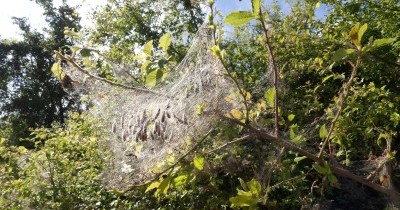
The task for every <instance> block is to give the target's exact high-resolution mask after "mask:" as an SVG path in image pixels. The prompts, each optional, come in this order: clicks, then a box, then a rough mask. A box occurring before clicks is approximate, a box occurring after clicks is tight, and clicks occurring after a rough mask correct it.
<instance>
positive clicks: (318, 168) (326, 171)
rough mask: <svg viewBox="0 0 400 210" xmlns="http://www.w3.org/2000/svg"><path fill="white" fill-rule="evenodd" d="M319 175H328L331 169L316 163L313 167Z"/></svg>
mask: <svg viewBox="0 0 400 210" xmlns="http://www.w3.org/2000/svg"><path fill="white" fill-rule="evenodd" d="M312 167H313V168H314V169H315V170H316V171H317V172H318V173H320V174H322V175H328V174H330V173H329V169H327V168H325V167H322V166H321V165H319V164H318V163H314V164H313V166H312Z"/></svg>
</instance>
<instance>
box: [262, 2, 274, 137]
mask: <svg viewBox="0 0 400 210" xmlns="http://www.w3.org/2000/svg"><path fill="white" fill-rule="evenodd" d="M258 13H259V20H260V22H261V26H262V29H263V32H264V42H265V46H266V47H267V49H268V53H269V55H268V57H269V61H270V64H271V65H272V66H271V67H272V70H273V72H274V88H275V98H274V114H275V125H274V129H275V136H276V137H279V108H278V105H279V104H278V96H279V94H278V93H279V91H278V79H279V78H278V76H279V71H278V68H277V65H276V61H275V56H274V51H273V49H272V46H271V42H270V39H269V36H268V27H267V24H266V23H265V20H264V18H263V12H262V9H261V7H260V9H259V11H258Z"/></svg>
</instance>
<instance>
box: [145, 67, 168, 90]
mask: <svg viewBox="0 0 400 210" xmlns="http://www.w3.org/2000/svg"><path fill="white" fill-rule="evenodd" d="M163 75H164V72H163V71H162V70H161V69H157V70H154V71H151V72H150V73H149V74H148V75H147V76H146V85H147V86H149V87H154V86H156V85H157V84H158V83H159V82H161V80H162V78H163Z"/></svg>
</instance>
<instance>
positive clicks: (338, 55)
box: [332, 48, 355, 62]
mask: <svg viewBox="0 0 400 210" xmlns="http://www.w3.org/2000/svg"><path fill="white" fill-rule="evenodd" d="M354 51H355V50H354V49H343V48H340V49H338V50H336V51H335V52H334V53H333V56H332V60H333V61H335V62H338V61H340V60H342V59H343V58H345V57H346V56H348V55H351V54H352V53H354Z"/></svg>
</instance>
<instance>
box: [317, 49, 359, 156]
mask: <svg viewBox="0 0 400 210" xmlns="http://www.w3.org/2000/svg"><path fill="white" fill-rule="evenodd" d="M360 63H361V57H360V55H359V56H358V58H357V61H356V63H355V64H352V63H351V62H350V64H351V65H352V67H353V70H352V72H351V76H350V78H349V80H348V81H347V82H346V84H345V85H344V86H343V88H342V91H341V92H340V94H339V98H338V105H337V107H338V110H337V112H336V114H335V117H334V118H333V120H332V123H331V126H330V127H329V131H328V135H327V136H326V137H325V140H324V142H323V144H322V147H321V149H320V151H319V154H318V158H322V155H323V153H324V150H325V148H326V146H327V145H328V143H330V138H331V135H332V133H333V130H334V129H335V125H336V122H337V120H338V119H339V117H340V114H341V113H342V110H343V105H344V101H345V99H346V96H347V92H348V91H349V89H350V87H351V85H352V84H353V80H354V78H355V77H356V74H357V70H358V67H359V65H360Z"/></svg>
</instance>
